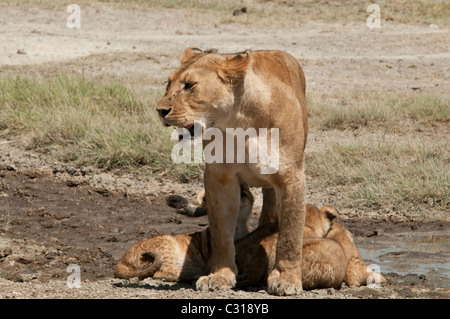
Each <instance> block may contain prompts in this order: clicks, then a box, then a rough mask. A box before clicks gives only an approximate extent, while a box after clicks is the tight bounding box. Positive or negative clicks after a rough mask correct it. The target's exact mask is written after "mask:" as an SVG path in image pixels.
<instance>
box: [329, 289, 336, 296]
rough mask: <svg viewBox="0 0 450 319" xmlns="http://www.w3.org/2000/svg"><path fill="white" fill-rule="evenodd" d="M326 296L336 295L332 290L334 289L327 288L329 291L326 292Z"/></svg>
mask: <svg viewBox="0 0 450 319" xmlns="http://www.w3.org/2000/svg"><path fill="white" fill-rule="evenodd" d="M327 294H329V295H334V294H336V291H335V290H334V288H329V289H328V290H327Z"/></svg>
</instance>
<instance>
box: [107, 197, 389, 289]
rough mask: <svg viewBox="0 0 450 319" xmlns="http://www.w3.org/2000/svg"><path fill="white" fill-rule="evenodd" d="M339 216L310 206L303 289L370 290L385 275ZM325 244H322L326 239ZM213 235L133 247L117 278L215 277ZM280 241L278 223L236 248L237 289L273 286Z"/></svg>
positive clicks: (156, 239) (180, 279)
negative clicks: (366, 258)
mask: <svg viewBox="0 0 450 319" xmlns="http://www.w3.org/2000/svg"><path fill="white" fill-rule="evenodd" d="M251 199H252V200H250V199H248V197H247V196H246V195H245V193H244V194H243V196H242V202H243V203H246V204H245V205H241V209H244V210H251V204H252V203H253V197H252V198H251ZM336 217H337V212H336V210H335V209H334V208H332V207H328V206H324V207H322V208H321V209H320V210H319V209H318V208H316V207H315V206H312V205H307V211H306V221H305V233H304V234H305V238H304V241H303V260H302V274H303V278H302V279H303V281H302V286H303V289H314V288H330V287H333V288H338V287H339V286H340V285H341V283H342V282H345V283H346V284H347V285H349V286H360V285H365V284H366V282H367V278H368V277H369V276H370V275H372V276H379V277H377V278H378V280H379V281H378V282H379V283H384V282H385V279H384V277H383V276H381V275H380V274H375V273H373V272H371V271H370V272H368V271H367V266H366V265H365V264H364V262H363V261H362V258H361V255H360V253H359V251H358V249H357V248H356V246H355V244H354V242H353V238H352V236H351V234H350V232H349V231H348V230H347V229H345V228H344V227H343V226H342V225H341V224H339V223H337V222H335V219H336ZM324 236H325V238H321V237H324ZM209 240H210V237H209V231H208V230H204V231H202V232H197V233H191V234H182V235H162V236H156V237H153V238H147V239H144V240H142V241H140V242H139V243H137V244H135V245H133V246H132V247H131V248H130V249H129V250H128V251H127V252H126V253H125V255H124V256H123V257H122V258H121V259H120V261H119V262H118V264H117V266H116V268H115V272H114V273H115V276H116V277H119V278H132V277H139V278H140V279H143V278H146V277H152V278H154V279H162V280H166V281H175V282H192V281H193V280H197V279H198V278H199V277H200V276H204V275H205V274H207V273H209V271H210V267H211V263H210V258H209V257H210V254H211V246H210V244H209ZM277 240H278V225H277V224H276V223H272V224H266V225H263V226H260V227H259V228H258V229H256V230H255V231H253V232H252V233H250V234H249V235H247V236H245V237H244V238H242V239H240V240H237V241H236V242H235V246H236V264H237V266H238V269H239V274H238V276H237V286H239V287H244V286H255V285H263V286H266V285H267V277H268V274H269V272H270V270H271V269H273V267H274V264H275V251H276V250H275V247H276V243H277Z"/></svg>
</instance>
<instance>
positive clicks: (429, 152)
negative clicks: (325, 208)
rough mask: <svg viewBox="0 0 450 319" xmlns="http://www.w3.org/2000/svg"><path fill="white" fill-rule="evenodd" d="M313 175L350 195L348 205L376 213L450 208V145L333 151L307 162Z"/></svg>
mask: <svg viewBox="0 0 450 319" xmlns="http://www.w3.org/2000/svg"><path fill="white" fill-rule="evenodd" d="M306 167H307V170H308V173H309V174H310V175H312V176H314V177H316V178H318V179H319V180H320V181H321V182H323V183H324V185H335V186H336V185H337V186H339V185H341V186H346V187H348V188H349V189H350V191H349V198H348V203H347V204H349V203H353V204H354V203H357V204H363V205H366V206H371V207H380V206H383V205H392V204H402V203H405V202H408V203H410V204H423V203H426V204H429V205H431V206H434V207H436V208H438V209H442V210H446V209H449V207H450V152H449V144H448V142H441V143H436V144H434V145H425V144H421V143H417V142H416V143H409V144H401V143H398V144H388V143H385V142H379V143H378V144H377V143H367V144H363V143H361V144H353V145H339V144H334V145H330V148H329V150H327V151H326V152H324V153H323V154H314V156H313V157H309V158H308V159H307V165H306Z"/></svg>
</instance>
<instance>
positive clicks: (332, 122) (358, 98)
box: [308, 91, 450, 133]
mask: <svg viewBox="0 0 450 319" xmlns="http://www.w3.org/2000/svg"><path fill="white" fill-rule="evenodd" d="M308 116H309V120H310V124H311V126H312V127H313V128H317V129H322V130H329V129H335V128H337V129H357V128H362V127H365V128H383V129H384V130H385V131H386V132H390V133H399V132H400V133H405V132H408V131H411V130H416V131H417V130H422V129H423V128H426V127H430V126H433V125H436V124H439V123H442V124H446V123H448V122H449V121H450V97H448V96H433V95H427V94H423V93H410V94H405V93H384V92H367V91H365V92H362V91H355V92H352V93H340V94H336V95H335V96H332V97H329V96H321V95H314V94H309V95H308Z"/></svg>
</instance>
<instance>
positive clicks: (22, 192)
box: [0, 0, 450, 298]
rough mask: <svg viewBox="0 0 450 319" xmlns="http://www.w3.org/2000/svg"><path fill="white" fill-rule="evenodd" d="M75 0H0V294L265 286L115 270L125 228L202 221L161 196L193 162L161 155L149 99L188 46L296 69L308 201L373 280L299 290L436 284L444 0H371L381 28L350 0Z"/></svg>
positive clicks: (427, 291) (154, 292) (441, 210)
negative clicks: (75, 284)
mask: <svg viewBox="0 0 450 319" xmlns="http://www.w3.org/2000/svg"><path fill="white" fill-rule="evenodd" d="M73 2H75V3H78V4H79V5H80V8H81V28H80V29H77V28H73V29H72V28H68V27H67V26H66V20H67V17H68V16H69V15H70V13H67V12H66V8H67V5H68V4H70V2H65V1H47V0H42V1H19V0H18V1H13V0H10V1H9V0H8V1H2V2H1V3H0V43H1V45H0V298H276V297H274V296H270V295H268V294H267V292H266V291H265V290H264V289H259V288H257V289H248V290H232V291H228V292H217V293H202V292H197V291H195V290H194V289H193V286H191V285H184V284H183V285H182V284H172V283H164V282H157V281H153V280H150V279H147V280H145V281H141V282H137V281H131V282H130V281H122V280H117V279H114V278H113V267H114V265H115V263H116V262H117V260H118V259H119V258H120V257H121V256H122V255H123V253H124V252H125V251H126V249H128V248H129V247H130V246H131V245H132V244H133V243H135V242H137V241H138V240H140V239H142V238H145V237H150V236H153V235H156V234H165V233H183V232H188V231H198V230H201V229H204V228H205V227H206V226H207V218H206V217H200V218H190V217H187V216H184V215H179V214H177V213H176V211H175V210H174V209H172V208H170V207H167V205H166V204H165V202H164V197H165V196H167V195H168V194H180V195H184V196H186V197H188V198H190V199H192V201H193V202H194V200H195V197H196V194H197V193H198V191H199V190H200V189H201V188H202V182H201V165H179V164H174V163H173V162H172V161H171V158H170V151H171V148H172V145H173V143H174V142H173V141H171V140H170V132H171V129H170V128H163V127H161V125H160V124H159V122H158V120H157V118H156V112H155V111H154V105H155V102H156V101H157V100H158V99H159V98H160V97H161V96H162V94H163V91H164V88H165V83H164V82H165V80H166V77H167V75H168V74H169V73H170V72H171V71H172V70H174V69H175V68H176V67H177V65H178V58H179V56H180V54H181V52H182V51H183V50H184V49H185V48H186V47H188V46H198V47H201V48H215V49H218V50H219V52H235V51H242V50H244V49H280V50H285V51H287V52H289V53H291V54H292V55H294V56H295V57H296V58H297V59H298V60H299V61H300V63H301V64H302V66H303V68H304V72H305V75H306V78H307V100H308V113H309V121H310V134H309V139H308V145H307V149H306V159H305V164H306V169H307V186H308V190H307V201H308V202H309V203H311V204H315V205H317V206H320V205H325V204H327V205H332V206H334V207H336V208H338V210H339V212H340V220H341V221H342V223H344V224H345V225H346V226H347V227H348V228H349V230H350V231H351V232H352V233H353V234H354V236H355V242H356V244H357V246H358V248H359V249H360V250H361V252H362V253H363V257H364V259H365V261H366V262H367V263H368V264H371V263H374V264H377V265H378V266H379V267H380V270H381V272H382V273H383V274H384V275H385V277H386V278H387V279H388V284H387V285H386V286H384V287H382V288H378V289H371V288H368V287H360V288H352V287H346V286H343V287H342V288H341V289H340V290H334V289H331V290H327V289H323V290H314V291H309V292H305V293H304V294H303V295H301V296H298V298H449V297H450V292H449V288H450V281H449V273H450V264H449V256H450V239H449V225H450V223H449V222H450V216H449V209H450V173H449V172H450V154H449V142H448V137H449V133H450V127H449V119H450V94H449V91H448V88H449V87H450V77H449V76H450V69H449V66H450V53H449V50H448V48H449V43H450V30H449V26H450V21H449V19H450V15H449V12H450V4H449V2H448V1H427V0H415V1H377V2H376V3H377V4H379V6H380V9H381V28H379V29H369V28H368V27H367V26H366V19H367V17H368V16H369V14H370V13H367V12H366V7H367V5H368V4H369V2H367V3H364V2H361V1H262V0H261V1H257V0H255V1H237V0H236V1H233V0H228V1H221V2H217V3H216V2H215V1H149V2H147V1H138V0H133V1H86V0H82V1H72V3H73ZM244 6H245V7H246V8H247V12H246V13H243V14H240V15H237V16H234V15H233V14H232V13H233V11H234V10H236V9H240V8H242V7H244ZM254 193H255V194H256V195H258V190H256V189H255V190H254ZM260 208H261V201H260V197H258V200H257V202H256V205H255V209H254V217H255V218H254V220H256V218H257V215H258V211H259V209H260ZM69 264H77V265H79V267H80V270H81V288H72V289H70V288H68V287H67V285H66V279H67V277H68V276H69V275H70V274H69V273H67V272H66V268H67V266H68V265H69Z"/></svg>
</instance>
